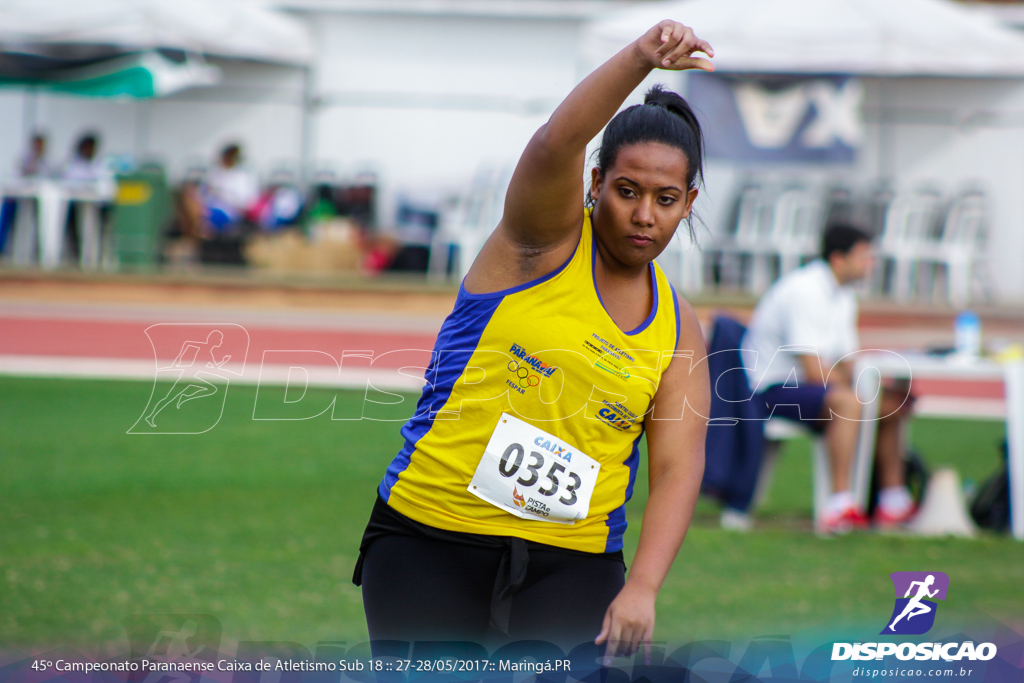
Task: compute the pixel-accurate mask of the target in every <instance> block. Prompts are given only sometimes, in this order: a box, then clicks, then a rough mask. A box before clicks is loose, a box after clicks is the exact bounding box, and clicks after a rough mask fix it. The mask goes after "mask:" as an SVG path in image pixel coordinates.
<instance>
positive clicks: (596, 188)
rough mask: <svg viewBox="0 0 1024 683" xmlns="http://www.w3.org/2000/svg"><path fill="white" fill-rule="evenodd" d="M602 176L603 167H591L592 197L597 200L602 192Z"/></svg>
mask: <svg viewBox="0 0 1024 683" xmlns="http://www.w3.org/2000/svg"><path fill="white" fill-rule="evenodd" d="M601 178H602V176H601V169H599V168H598V167H597V166H595V167H594V168H592V169H590V198H591V199H592V200H594V201H595V202H596V201H597V198H598V196H599V195H600V194H601Z"/></svg>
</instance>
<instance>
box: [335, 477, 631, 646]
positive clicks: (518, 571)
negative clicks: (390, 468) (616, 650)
mask: <svg viewBox="0 0 1024 683" xmlns="http://www.w3.org/2000/svg"><path fill="white" fill-rule="evenodd" d="M625 572H626V566H625V563H624V562H623V558H622V551H616V552H612V553H586V552H581V551H577V550H568V549H565V548H558V547H555V546H550V545H545V544H543V543H535V542H532V541H525V540H523V539H520V538H512V537H507V536H486V535H482V534H466V533H459V532H453V531H445V530H442V529H437V528H434V527H431V526H428V525H426V524H421V523H419V522H416V521H413V520H411V519H409V518H408V517H406V516H405V515H402V514H400V513H399V512H396V511H395V510H394V509H393V508H391V507H390V506H388V504H387V503H385V502H384V500H383V499H382V498H381V497H380V496H379V495H378V497H377V502H376V503H375V504H374V506H373V512H372V513H371V515H370V521H369V523H368V524H367V526H366V531H365V533H364V534H363V540H362V543H361V544H360V546H359V560H358V562H357V563H356V568H355V573H354V575H353V577H352V581H353V583H355V584H356V585H357V586H362V589H363V608H364V610H365V611H366V623H367V626H368V628H369V631H370V640H371V641H382V640H401V641H423V640H434V641H436V640H462V641H469V642H474V643H479V644H481V645H484V646H486V647H495V646H498V645H501V644H503V643H506V642H513V641H519V640H542V641H546V642H549V643H553V644H556V645H558V646H560V647H563V648H571V647H575V646H576V645H579V644H581V643H583V642H587V641H593V639H594V638H595V637H597V634H598V633H599V632H600V631H601V625H602V622H603V620H604V615H605V612H606V611H607V609H608V605H610V604H611V601H612V600H613V599H614V598H615V596H616V595H618V593H619V591H620V590H621V589H622V586H623V584H624V582H625Z"/></svg>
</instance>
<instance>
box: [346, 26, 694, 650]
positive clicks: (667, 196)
mask: <svg viewBox="0 0 1024 683" xmlns="http://www.w3.org/2000/svg"><path fill="white" fill-rule="evenodd" d="M695 52H701V53H704V54H705V55H707V56H708V57H710V56H713V55H712V51H711V46H710V45H708V44H707V43H706V42H705V41H703V40H700V39H699V38H697V37H696V36H695V35H694V33H693V31H692V30H691V29H689V28H687V27H686V26H683V25H682V24H679V23H677V22H674V21H663V22H661V23H659V24H658V25H657V26H655V27H653V28H652V29H651V30H649V31H648V32H647V33H645V34H644V35H643V36H641V37H640V38H639V39H637V40H636V41H635V42H634V43H633V44H631V45H630V46H629V47H627V48H625V49H624V50H622V51H621V52H619V53H618V54H617V55H615V56H614V57H612V58H611V59H610V60H609V61H608V62H606V63H605V64H604V65H602V66H601V67H599V68H598V69H597V70H596V71H594V72H593V73H592V74H590V75H589V76H588V77H587V78H586V79H585V80H584V81H583V82H581V83H580V84H579V85H578V86H577V87H576V88H575V89H574V90H573V91H572V92H571V93H570V94H569V96H568V97H567V98H566V99H565V101H564V102H562V103H561V105H559V107H558V108H557V109H556V110H555V112H554V113H553V114H552V115H551V118H550V120H549V121H548V122H547V123H546V124H545V125H544V126H542V127H541V128H540V130H538V131H537V133H536V134H535V135H534V136H533V138H532V139H531V140H530V143H529V144H528V145H527V147H526V150H525V151H524V152H523V155H522V158H521V159H520V160H519V164H518V166H517V168H516V170H515V173H514V175H513V177H512V181H511V185H510V187H509V189H508V193H507V196H506V200H505V211H504V216H503V217H502V219H501V222H500V223H499V225H498V226H497V228H496V229H495V230H494V232H493V234H492V235H491V236H490V238H489V239H488V240H487V242H486V244H485V245H484V247H483V249H482V250H481V252H480V254H479V256H478V257H477V259H476V261H475V262H474V263H473V266H472V268H471V269H470V271H469V273H468V275H467V276H466V278H465V280H464V281H463V283H462V287H461V288H460V290H459V295H458V298H457V300H456V303H455V308H454V310H453V311H452V313H451V315H449V316H448V318H447V319H446V320H445V322H444V325H443V326H442V328H441V331H440V334H439V336H438V339H437V344H436V346H435V349H434V355H433V360H432V361H431V364H430V367H428V368H427V374H426V376H427V386H426V387H425V389H424V391H423V395H422V396H421V398H420V401H419V403H418V405H417V410H416V415H414V416H413V417H412V418H411V419H410V420H409V421H408V422H407V423H406V424H405V426H404V427H403V428H402V435H403V436H404V437H405V446H404V448H403V449H402V450H401V452H400V453H399V454H398V456H397V457H396V458H395V459H394V461H393V462H392V463H391V465H390V467H389V468H388V470H387V473H386V474H385V476H384V480H383V481H382V482H381V484H380V487H379V489H378V492H379V496H378V500H377V503H376V505H375V506H374V510H373V512H372V514H371V518H370V522H369V524H368V525H367V529H366V532H365V534H364V537H363V542H362V545H361V546H360V551H361V553H360V560H359V563H358V566H357V568H356V573H355V577H354V580H355V582H356V583H357V585H359V584H360V583H361V585H362V589H363V602H364V607H365V611H366V619H367V624H368V627H369V632H370V638H371V640H373V641H381V640H406V641H407V640H424V639H427V640H469V641H475V642H478V643H481V644H483V643H490V644H494V643H497V642H501V641H507V640H534V641H536V640H544V641H548V642H552V643H557V644H562V645H568V646H572V645H578V644H580V643H582V642H584V641H594V640H595V639H596V642H597V643H598V645H603V646H604V648H605V653H606V655H608V656H611V655H615V654H631V653H633V652H634V651H636V649H637V648H638V646H639V645H640V644H641V643H644V644H645V646H644V647H645V649H647V648H648V646H647V645H646V643H649V641H650V639H651V637H652V633H653V628H654V617H655V609H654V605H655V598H656V596H657V593H658V590H659V589H660V587H661V584H662V582H663V581H664V579H665V576H666V574H667V573H668V570H669V567H670V565H671V564H672V561H673V559H674V558H675V556H676V553H677V552H678V550H679V547H680V545H681V543H682V541H683V537H684V536H685V535H686V530H687V527H688V526H689V523H690V518H691V516H692V514H693V508H694V505H695V503H696V499H697V493H698V489H699V486H700V480H701V474H702V471H703V465H704V432H705V420H704V419H703V418H701V417H700V416H701V415H707V407H708V402H709V393H710V392H709V387H708V376H707V368H706V364H704V363H702V361H703V360H704V354H705V352H704V341H703V338H702V336H701V331H700V326H699V325H698V323H697V320H696V318H695V316H694V314H693V312H692V310H691V309H690V307H689V306H688V305H687V303H686V302H685V301H683V300H681V299H679V298H678V297H677V296H676V294H675V292H674V290H673V289H672V287H671V286H670V285H669V284H668V281H667V280H666V279H665V276H664V275H663V274H662V272H661V270H660V269H659V268H658V267H657V266H656V265H655V264H654V263H653V259H654V258H655V257H656V256H657V255H658V254H659V253H661V251H662V250H663V249H664V248H665V246H666V245H667V244H668V242H669V240H670V239H672V237H673V235H674V234H675V231H676V228H677V226H679V224H680V223H681V222H682V221H684V220H685V219H687V218H688V217H689V215H690V209H691V207H692V205H693V201H694V199H695V198H696V196H697V185H698V184H699V179H700V173H701V164H702V138H701V132H700V128H699V126H698V124H697V121H696V119H695V117H694V115H693V112H692V111H691V110H690V108H689V106H688V105H687V104H686V102H685V101H683V99H682V98H680V97H679V96H678V95H675V94H674V93H671V92H667V91H664V90H662V89H660V88H657V87H656V88H654V89H652V90H651V92H649V93H648V95H647V101H646V104H643V105H637V106H635V107H630V108H628V109H626V110H624V111H623V112H622V113H620V114H618V115H617V116H615V117H614V118H612V117H613V115H614V114H615V112H616V110H617V109H618V108H619V107H620V106H621V104H622V102H623V101H624V100H625V99H626V97H627V96H628V95H629V94H630V92H632V91H633V90H634V89H635V88H636V87H637V86H638V85H639V84H640V82H641V81H642V80H643V79H644V77H646V76H647V75H648V73H650V71H651V70H652V69H655V68H661V69H673V70H682V69H703V70H705V71H712V70H713V67H712V65H711V62H710V61H709V60H708V59H706V58H703V57H695V56H693V55H694V53H695ZM609 119H611V121H610V122H609ZM605 124H607V129H606V131H605V134H604V138H603V144H602V147H601V151H600V153H599V157H598V162H597V167H596V168H594V169H593V171H592V182H591V187H590V191H589V195H588V198H587V199H588V201H587V202H586V205H587V206H588V207H590V208H589V210H588V209H585V202H584V187H583V183H582V182H581V177H582V175H583V171H584V163H585V157H586V146H587V143H588V142H589V141H590V140H591V139H592V138H593V137H594V136H595V135H597V133H598V132H600V130H601V128H602V127H604V126H605ZM644 433H646V435H647V450H648V468H649V481H650V496H649V499H648V502H647V507H646V509H645V511H644V517H643V524H642V526H641V531H640V539H639V545H638V547H637V551H636V556H635V558H634V560H633V566H632V569H631V570H630V572H629V578H628V580H626V579H625V566H624V564H623V556H622V535H623V532H624V531H625V528H626V518H625V507H624V506H625V503H626V501H627V500H628V499H629V497H630V495H631V494H632V489H633V482H634V478H635V475H636V470H637V466H638V462H639V449H638V445H639V441H640V437H641V436H642V435H643V434H644Z"/></svg>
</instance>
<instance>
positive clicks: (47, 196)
mask: <svg viewBox="0 0 1024 683" xmlns="http://www.w3.org/2000/svg"><path fill="white" fill-rule="evenodd" d="M113 194H114V193H113V187H112V186H111V184H110V183H104V182H61V181H56V180H24V181H21V182H18V183H15V184H11V185H8V186H6V187H4V188H3V196H4V197H5V198H10V199H14V200H15V201H16V202H17V212H16V214H15V219H14V230H13V235H12V248H11V252H12V253H11V260H12V261H13V262H14V263H15V264H16V265H21V266H24V265H30V264H31V263H32V262H33V261H35V259H34V258H33V252H34V251H36V245H38V255H39V264H40V265H41V266H42V267H43V268H46V269H53V268H56V267H58V266H59V265H60V263H61V257H62V256H63V251H64V228H65V226H66V225H67V217H68V210H69V208H70V207H71V206H72V202H73V203H74V204H73V206H74V209H75V212H76V216H75V218H76V224H77V227H78V234H79V246H80V255H79V262H80V265H81V267H82V268H83V269H95V268H97V267H98V266H99V264H100V252H101V251H102V249H101V247H102V237H103V236H102V230H101V228H102V226H101V214H100V211H101V209H102V207H103V206H105V205H107V204H110V202H111V201H112V198H113Z"/></svg>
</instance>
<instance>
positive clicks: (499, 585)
mask: <svg viewBox="0 0 1024 683" xmlns="http://www.w3.org/2000/svg"><path fill="white" fill-rule="evenodd" d="M502 540H503V541H504V545H505V549H504V551H503V552H502V553H501V562H500V563H499V564H498V574H497V576H495V577H494V592H493V593H492V594H491V626H493V627H494V628H496V629H498V630H499V631H501V632H502V633H504V634H506V635H508V628H509V619H510V618H511V616H512V596H513V595H515V594H516V592H518V591H519V589H520V588H521V587H522V585H523V581H525V580H526V566H527V564H529V561H530V553H529V551H528V550H527V549H526V541H524V540H523V539H521V538H506V539H502Z"/></svg>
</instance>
